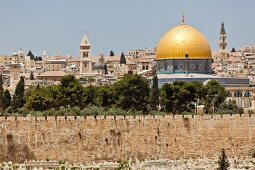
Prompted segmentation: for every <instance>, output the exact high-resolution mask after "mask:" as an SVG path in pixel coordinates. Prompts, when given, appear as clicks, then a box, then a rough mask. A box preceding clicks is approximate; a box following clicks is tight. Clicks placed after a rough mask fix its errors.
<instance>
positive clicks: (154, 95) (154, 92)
mask: <svg viewBox="0 0 255 170" xmlns="http://www.w3.org/2000/svg"><path fill="white" fill-rule="evenodd" d="M158 104H159V89H158V77H157V75H155V76H154V77H153V79H152V87H151V91H150V105H151V109H152V110H157V105H158Z"/></svg>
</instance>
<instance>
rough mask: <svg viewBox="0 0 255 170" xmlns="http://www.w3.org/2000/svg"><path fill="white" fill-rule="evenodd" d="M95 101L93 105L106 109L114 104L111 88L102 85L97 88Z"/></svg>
mask: <svg viewBox="0 0 255 170" xmlns="http://www.w3.org/2000/svg"><path fill="white" fill-rule="evenodd" d="M95 93H96V94H95V100H94V103H95V104H96V105H97V106H101V107H105V108H108V107H110V106H111V105H113V104H114V99H113V96H114V92H113V89H112V87H111V86H109V85H104V86H100V87H98V89H97V91H96V92H95Z"/></svg>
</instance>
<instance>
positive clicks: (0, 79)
mask: <svg viewBox="0 0 255 170" xmlns="http://www.w3.org/2000/svg"><path fill="white" fill-rule="evenodd" d="M3 93H4V89H3V76H2V74H0V112H2V111H3V110H4V106H3Z"/></svg>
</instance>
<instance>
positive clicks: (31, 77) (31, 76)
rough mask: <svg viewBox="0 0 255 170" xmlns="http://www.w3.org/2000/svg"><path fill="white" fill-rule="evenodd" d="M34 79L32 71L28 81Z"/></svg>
mask: <svg viewBox="0 0 255 170" xmlns="http://www.w3.org/2000/svg"><path fill="white" fill-rule="evenodd" d="M34 79H35V78H34V73H33V71H31V72H30V80H34Z"/></svg>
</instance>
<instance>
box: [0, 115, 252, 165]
mask: <svg viewBox="0 0 255 170" xmlns="http://www.w3.org/2000/svg"><path fill="white" fill-rule="evenodd" d="M254 147H255V116H253V115H252V116H251V117H249V116H248V115H242V116H240V115H232V116H231V115H223V116H222V117H221V116H220V115H215V116H214V117H213V118H212V117H211V116H195V117H194V118H192V117H191V116H185V118H183V117H182V116H175V117H173V116H155V117H153V116H145V117H143V116H136V117H133V116H127V117H124V116H117V117H112V116H107V117H104V116H102V117H47V118H45V117H37V118H35V117H18V118H15V117H7V118H6V119H5V118H4V117H0V162H2V161H13V162H24V161H25V160H26V159H27V160H30V159H38V160H42V159H43V160H47V159H50V160H62V161H69V162H91V161H95V162H100V161H117V160H119V159H122V160H128V159H130V158H132V159H133V160H140V161H142V160H148V159H150V160H153V159H161V158H166V159H185V158H199V157H207V158H218V156H219V154H220V151H221V149H222V148H225V149H226V152H227V154H228V156H230V157H234V156H248V155H250V154H251V153H252V152H253V150H254V149H255V148H254Z"/></svg>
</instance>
